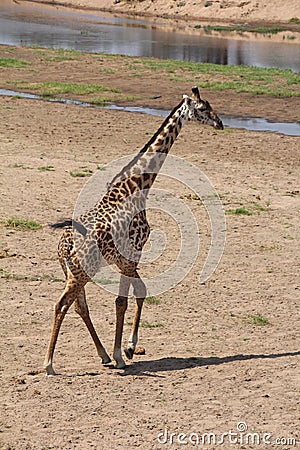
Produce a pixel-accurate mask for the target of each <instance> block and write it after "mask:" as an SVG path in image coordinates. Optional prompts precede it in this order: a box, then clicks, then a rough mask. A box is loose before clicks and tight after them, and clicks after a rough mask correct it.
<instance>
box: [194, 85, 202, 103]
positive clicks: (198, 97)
mask: <svg viewBox="0 0 300 450" xmlns="http://www.w3.org/2000/svg"><path fill="white" fill-rule="evenodd" d="M192 93H193V96H194V98H195V100H197V102H198V103H200V102H201V97H200V91H199V88H198V86H193V87H192Z"/></svg>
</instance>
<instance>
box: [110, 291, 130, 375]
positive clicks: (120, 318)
mask: <svg viewBox="0 0 300 450" xmlns="http://www.w3.org/2000/svg"><path fill="white" fill-rule="evenodd" d="M127 304H128V299H127V297H121V296H118V297H117V298H116V334H115V345H114V353H113V358H114V360H115V361H116V368H117V369H124V367H125V366H126V364H125V361H124V359H123V358H122V349H121V346H122V335H123V327H124V316H125V311H126V309H127Z"/></svg>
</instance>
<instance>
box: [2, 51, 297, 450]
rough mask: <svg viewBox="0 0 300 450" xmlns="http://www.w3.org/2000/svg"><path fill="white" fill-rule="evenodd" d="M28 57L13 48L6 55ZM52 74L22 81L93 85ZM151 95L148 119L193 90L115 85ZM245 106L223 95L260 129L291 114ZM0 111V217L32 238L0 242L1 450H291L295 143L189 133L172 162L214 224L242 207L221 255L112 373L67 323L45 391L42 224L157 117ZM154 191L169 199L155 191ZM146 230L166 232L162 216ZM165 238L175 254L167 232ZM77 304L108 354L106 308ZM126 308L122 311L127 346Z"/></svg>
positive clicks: (187, 284) (28, 104)
mask: <svg viewBox="0 0 300 450" xmlns="http://www.w3.org/2000/svg"><path fill="white" fill-rule="evenodd" d="M2 50H3V49H2ZM6 50H7V49H5V48H4V51H6ZM25 51H27V50H24V49H17V50H16V52H17V53H14V56H19V57H21V56H22V55H23V56H24V53H22V52H25ZM18 52H19V53H18ZM88 62H89V64H88ZM56 64H57V63H56ZM63 64H64V66H63V70H62V69H61V68H60V69H58V65H57V66H55V64H54V63H52V65H51V64H50V63H49V66H48V69H49V70H48V71H46V72H44V73H43V74H41V73H40V72H39V71H35V72H32V73H31V77H32V80H34V81H37V80H38V79H42V78H43V76H44V79H45V78H46V77H47V76H48V75H49V77H50V76H51V73H55V67H56V70H57V73H59V74H60V73H64V74H65V76H66V77H69V78H70V79H73V80H76V79H80V77H82V73H84V80H85V82H88V81H91V82H94V81H95V77H98V74H97V73H96V66H95V65H96V64H97V67H98V62H95V61H94V62H93V61H92V58H90V59H89V60H84V61H83V64H82V65H81V69H80V70H79V69H78V68H77V69H76V68H75V66H74V64H75V62H72V61H71V62H69V66H68V63H63ZM60 67H62V66H60ZM76 70H77V72H76ZM5 71H7V72H5ZM51 71H53V72H51ZM4 73H5V75H4ZM26 74H27V75H26V77H28V79H29V78H30V74H29V72H26ZM107 76H109V75H107ZM124 76H125V75H124ZM2 77H3V78H2V79H5V80H8V79H11V80H13V77H15V79H17V78H18V74H17V71H16V70H13V69H3V73H2ZM121 82H122V79H121V80H120V83H121ZM11 83H12V86H13V81H12V82H11ZM143 83H144V84H143ZM158 86H159V90H160V91H161V90H164V92H166V95H165V96H164V97H163V99H157V100H155V101H154V100H153V103H152V104H151V105H153V106H155V105H156V106H160V107H161V106H162V105H161V102H162V103H163V104H164V106H168V107H171V106H175V105H176V104H177V102H178V101H179V100H180V97H181V94H182V92H183V89H184V90H185V91H186V92H188V91H189V89H190V86H187V85H186V86H185V85H184V84H180V83H178V84H176V83H173V84H172V85H169V86H168V87H167V83H166V81H163V80H162V79H161V78H160V75H159V73H157V74H156V75H155V76H154V75H152V77H150V78H145V79H144V82H143V79H142V78H140V79H134V78H128V79H127V89H128V91H132V92H134V91H135V90H139V92H140V103H141V104H149V99H150V97H152V96H153V95H155V94H156V93H157V90H158ZM203 95H205V97H206V98H207V99H209V100H210V101H211V103H212V105H213V106H214V107H215V106H216V105H217V106H216V107H217V110H218V111H219V112H220V114H221V115H222V112H227V111H228V110H230V108H232V103H231V101H230V102H228V95H229V94H228V93H226V94H218V95H216V94H214V95H213V94H212V93H209V92H205V93H203ZM230 97H231V96H230ZM245 98H246V97H244V96H240V97H238V96H235V97H233V99H234V102H235V103H234V104H235V105H236V107H238V108H239V111H241V112H242V113H244V114H249V112H251V111H250V110H249V109H247V108H253V107H254V106H253V101H255V102H256V103H255V105H256V112H257V115H264V113H266V112H267V111H272V110H273V111H274V110H276V108H277V110H276V113H275V114H276V115H277V116H278V117H280V116H281V117H282V116H283V115H285V109H282V108H286V109H288V110H289V112H290V113H291V116H290V117H292V116H293V113H294V112H295V110H296V109H297V108H298V105H299V104H298V103H297V101H296V100H279V99H278V100H270V101H269V100H268V99H267V98H265V99H264V100H263V101H261V99H255V98H251V102H246V101H245ZM248 100H249V99H248ZM155 102H156V103H155ZM274 102H275V103H274ZM285 102H288V105H287V104H285ZM229 103H230V104H229ZM284 105H285V106H284ZM287 106H289V107H288V108H287ZM0 108H1V117H2V120H1V122H0V133H1V134H0V136H1V203H0V218H1V219H2V220H3V219H7V218H10V217H13V216H15V217H18V218H23V219H28V220H35V221H38V222H39V223H41V224H43V227H42V229H40V230H38V231H18V230H16V229H14V230H12V229H8V228H4V227H2V228H1V229H0V230H1V250H2V252H1V260H0V264H1V276H2V278H1V311H2V314H1V319H0V320H1V328H0V329H1V369H0V370H1V372H0V376H1V401H2V405H1V410H0V422H1V425H0V427H1V428H0V448H1V450H4V449H5V450H8V449H13V450H25V449H26V450H27V449H28V450H33V449H34V450H42V449H63V450H66V449H80V450H85V449H97V450H99V449H130V448H141V449H145V450H150V449H163V448H174V449H180V448H195V447H196V448H203V449H209V450H210V449H215V448H224V449H226V450H228V449H229V448H241V449H242V448H243V449H247V450H248V449H260V448H272V449H285V450H287V449H293V448H297V446H298V448H299V439H300V434H299V420H300V416H299V410H300V408H299V406H300V405H299V380H300V373H299V355H300V352H299V292H300V280H299V269H300V267H299V265H300V263H299V261H300V258H299V210H300V183H299V161H300V148H299V138H297V137H288V136H282V135H278V134H271V133H258V132H250V131H242V130H228V129H227V130H224V131H222V132H221V131H220V132H215V131H214V130H212V129H211V128H205V127H203V126H202V127H201V126H197V125H196V124H192V123H189V124H187V125H186V126H185V128H184V129H183V130H182V133H181V134H180V136H179V138H178V140H177V141H176V143H175V144H174V147H173V149H172V153H173V154H174V155H176V156H179V157H182V158H184V159H185V160H187V161H189V162H191V163H193V164H194V165H195V166H196V167H197V168H199V170H201V171H202V172H204V173H205V174H206V175H207V176H208V177H209V179H210V180H211V182H212V184H213V185H214V186H215V188H216V190H217V192H218V193H219V195H220V197H221V200H222V203H223V206H224V209H225V210H230V209H235V208H239V207H244V208H247V209H249V210H251V211H252V215H247V216H246V215H237V214H228V215H226V218H227V242H226V247H225V251H224V254H223V258H222V260H221V262H220V265H219V267H218V268H217V270H216V271H215V272H214V274H213V275H212V277H211V278H210V280H209V281H208V282H207V283H205V284H204V285H200V284H199V283H198V275H199V272H200V269H201V263H202V262H203V258H204V256H205V255H204V253H203V250H201V252H200V254H199V259H198V261H197V262H196V264H195V266H194V267H193V269H192V271H191V272H190V274H189V275H188V277H186V278H185V279H184V280H183V281H182V282H181V283H180V284H179V285H177V286H176V287H175V288H174V289H172V290H169V291H167V292H165V293H164V294H162V295H160V296H159V297H158V304H146V305H145V308H144V311H143V321H144V323H145V325H147V323H148V327H147V326H144V327H141V329H140V345H142V346H144V347H145V349H146V354H145V355H144V356H135V358H134V361H133V362H130V363H129V364H128V367H127V368H126V369H125V370H116V369H113V368H111V367H106V368H103V367H102V366H101V364H100V361H99V359H98V357H97V356H96V351H95V348H94V346H93V343H92V341H91V339H90V337H89V335H88V333H87V330H86V329H85V327H84V324H83V322H82V321H81V319H80V318H79V317H78V316H77V315H76V314H75V312H73V310H72V311H70V312H69V313H68V315H67V317H66V319H65V322H64V324H63V327H62V332H61V334H60V337H59V341H58V345H57V351H56V354H55V368H56V370H57V372H58V373H59V376H57V377H48V378H47V377H46V376H45V374H44V372H43V370H42V364H43V359H44V354H45V350H46V346H47V342H48V338H49V333H50V325H51V320H52V310H53V304H54V302H55V300H56V299H57V298H58V297H59V295H60V294H61V292H62V290H63V286H64V284H63V281H62V271H61V269H60V267H59V264H58V261H57V257H56V244H57V241H58V238H59V235H60V233H59V232H57V231H54V230H52V229H50V228H49V227H48V224H49V223H53V222H55V221H57V220H59V219H60V218H64V217H70V216H71V215H72V212H73V208H74V204H75V202H76V199H77V197H78V195H79V193H80V191H81V189H82V187H83V186H84V184H85V182H86V181H87V178H74V177H71V176H70V172H71V171H80V170H81V171H82V169H83V168H87V169H90V170H91V171H93V173H95V172H96V171H97V168H98V167H99V166H100V167H102V166H103V165H104V164H106V163H108V162H110V161H112V160H115V159H116V158H118V157H121V156H124V155H128V154H131V153H133V152H137V151H138V150H139V149H140V148H141V147H142V146H143V145H144V144H145V142H146V141H147V140H148V139H149V137H150V136H151V134H152V133H153V132H154V131H155V130H156V129H157V128H158V126H159V125H160V123H161V119H160V118H157V117H151V116H147V115H142V114H129V113H125V112H122V111H110V110H105V109H100V108H99V109H92V108H83V107H78V106H75V105H65V104H58V103H49V102H44V101H35V100H25V99H19V98H14V99H13V98H8V97H1V98H0ZM243 108H244V109H243ZM283 111H284V113H283ZM252 112H253V111H252ZM45 168H48V170H45ZM176 170H177V168H176V167H174V174H176ZM157 183H158V186H160V187H166V188H169V187H168V185H165V184H164V183H166V182H165V181H164V180H158V181H157ZM174 189H175V192H174V194H175V195H176V196H177V197H182V198H183V200H184V201H185V202H186V203H187V205H188V206H189V207H190V208H191V210H192V211H193V212H194V214H195V216H196V217H197V218H198V222H199V228H200V235H201V236H202V237H203V242H204V244H205V242H207V240H208V238H209V222H208V219H207V217H206V215H205V211H204V210H203V208H202V207H201V202H199V200H197V199H196V198H194V197H193V196H192V195H187V194H186V192H185V190H184V189H183V188H182V187H180V186H178V185H176V186H175V188H174ZM153 225H155V226H156V227H157V226H159V227H163V228H164V229H166V230H169V227H170V226H171V225H170V224H169V219H168V217H167V216H160V217H159V218H158V219H157V220H156V222H155V223H153ZM172 226H173V225H172ZM172 230H173V228H172ZM169 237H171V239H170V242H169V252H171V255H172V249H173V247H172V245H173V243H172V233H170V232H169ZM158 265H159V262H158ZM87 298H88V303H89V306H90V310H91V316H92V319H93V321H94V324H95V327H96V329H97V330H98V332H99V335H100V337H101V339H102V341H103V343H104V345H105V346H106V348H107V350H108V351H109V353H110V354H111V351H112V346H113V334H114V319H115V318H114V314H115V313H114V298H113V296H112V295H111V294H110V293H109V292H107V291H105V290H103V289H100V288H99V287H98V286H97V285H95V284H91V283H90V284H89V286H88V288H87ZM133 305H134V302H133V300H132V299H131V301H130V306H129V310H128V315H127V319H126V325H125V330H124V334H125V336H124V338H127V336H128V334H129V332H130V321H131V320H132V314H133ZM252 316H254V318H253V317H252ZM255 318H256V319H257V318H258V319H259V318H260V320H258V321H257V320H256V321H255ZM158 324H159V325H160V326H154V325H158ZM243 423H244V424H246V425H247V427H248V432H250V433H253V432H256V433H257V434H256V437H255V439H256V441H255V443H254V444H253V443H251V440H250V443H249V442H248V443H247V442H246V438H245V435H243V434H240V433H239V434H238V436H236V435H235V434H231V436H229V435H228V434H227V435H225V436H223V439H224V443H223V444H221V443H220V441H221V440H222V434H223V433H229V432H230V430H232V433H236V432H237V430H239V431H242V430H243ZM237 427H238V428H237ZM165 430H167V433H168V444H164V443H163V442H164V436H161V439H160V442H159V441H158V439H157V437H158V435H159V433H162V432H163V433H164V431H165ZM205 432H211V433H214V434H215V436H216V440H217V442H219V444H218V445H217V444H214V442H213V437H212V436H211V442H210V443H209V442H208V437H207V436H206V437H205V436H204V437H203V433H205ZM171 433H174V434H173V435H171ZM180 433H184V434H185V435H186V436H182V435H180ZM265 433H267V435H265ZM269 434H270V435H271V436H269ZM170 436H171V437H170ZM202 438H203V439H204V443H202V441H201V439H202ZM197 439H199V445H194V444H196V443H197ZM230 439H231V442H232V443H230ZM237 439H239V441H238V442H239V443H236V442H237ZM258 439H260V443H259V444H258ZM277 439H281V440H280V441H276V440H277ZM289 439H290V441H288V440H289ZM180 440H181V443H180ZM170 441H171V442H173V444H170ZM296 441H297V443H295V442H296ZM183 442H189V443H188V444H187V445H184V444H183ZM234 442H235V444H234ZM193 443H194V444H193ZM269 443H270V445H269Z"/></svg>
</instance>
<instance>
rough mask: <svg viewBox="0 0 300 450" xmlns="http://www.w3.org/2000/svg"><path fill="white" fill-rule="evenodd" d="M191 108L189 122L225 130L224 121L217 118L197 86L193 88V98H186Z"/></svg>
mask: <svg viewBox="0 0 300 450" xmlns="http://www.w3.org/2000/svg"><path fill="white" fill-rule="evenodd" d="M184 98H185V101H186V104H187V106H188V108H189V120H195V121H197V122H200V123H203V124H206V125H210V126H212V127H214V128H216V129H217V130H223V123H222V120H221V119H220V118H219V117H218V116H217V114H216V113H215V112H214V110H213V109H212V107H211V106H210V104H209V102H208V101H207V100H203V99H202V98H201V96H200V92H199V89H198V87H197V86H194V87H193V88H192V98H190V97H188V96H187V95H185V96H184Z"/></svg>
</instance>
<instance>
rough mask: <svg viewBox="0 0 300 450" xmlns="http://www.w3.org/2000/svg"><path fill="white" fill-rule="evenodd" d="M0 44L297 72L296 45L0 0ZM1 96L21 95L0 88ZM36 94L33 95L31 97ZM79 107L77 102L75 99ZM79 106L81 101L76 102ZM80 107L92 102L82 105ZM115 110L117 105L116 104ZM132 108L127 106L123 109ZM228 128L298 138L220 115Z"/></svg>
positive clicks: (299, 50)
mask: <svg viewBox="0 0 300 450" xmlns="http://www.w3.org/2000/svg"><path fill="white" fill-rule="evenodd" d="M0 44H6V45H23V46H33V45H37V46H40V47H48V48H65V49H74V50H77V51H83V52H93V53H101V52H105V53H113V54H124V55H131V56H144V57H145V56H146V57H157V58H161V59H177V60H185V61H186V60H187V61H197V62H210V63H215V64H224V65H227V64H228V65H230V64H236V65H241V64H246V65H254V66H260V67H281V68H290V69H292V70H294V71H297V72H298V71H300V46H299V45H297V44H286V43H274V42H260V41H251V42H250V41H245V40H235V39H231V38H214V37H212V36H199V35H189V34H183V33H179V32H174V31H172V32H171V31H168V29H166V28H165V29H164V27H163V26H162V27H158V28H157V23H154V22H151V21H146V20H134V19H128V18H123V17H122V18H120V17H115V16H112V15H103V16H102V15H101V16H99V15H96V14H89V13H78V12H72V11H69V10H56V9H53V8H49V9H48V8H46V9H45V8H40V7H39V6H38V5H32V4H26V3H24V4H23V3H13V2H12V1H8V0H0ZM0 91H1V92H0V95H20V96H24V97H28V95H26V94H24V93H13V92H12V91H11V92H8V91H5V90H0ZM34 97H38V96H32V97H31V98H34ZM77 103H78V105H79V103H80V102H77ZM79 106H80V105H79ZM81 106H90V105H82V104H81ZM115 108H117V107H115ZM123 109H125V110H128V111H129V110H130V108H129V109H128V108H123ZM131 111H132V112H144V113H147V114H155V115H162V116H163V115H165V113H166V112H164V111H157V110H149V109H147V108H135V109H134V108H133V109H131ZM222 119H224V120H223V122H224V124H225V125H227V126H231V127H234V128H245V129H249V130H257V131H258V130H259V131H274V132H278V133H283V134H287V135H293V136H300V124H299V123H281V122H270V121H267V120H265V119H263V118H253V117H250V118H239V117H229V116H227V117H222Z"/></svg>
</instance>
